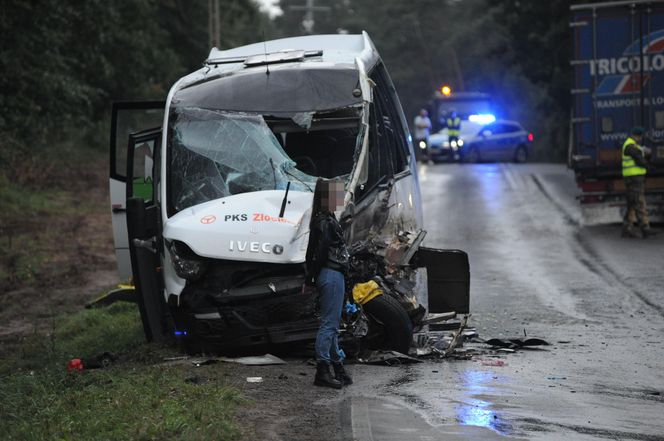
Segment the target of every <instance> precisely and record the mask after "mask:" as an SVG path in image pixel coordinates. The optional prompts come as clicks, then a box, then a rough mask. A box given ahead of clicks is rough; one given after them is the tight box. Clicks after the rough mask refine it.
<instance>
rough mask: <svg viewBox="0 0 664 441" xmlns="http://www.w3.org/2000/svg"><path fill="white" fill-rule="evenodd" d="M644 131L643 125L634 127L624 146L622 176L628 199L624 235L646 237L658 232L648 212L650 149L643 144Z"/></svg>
mask: <svg viewBox="0 0 664 441" xmlns="http://www.w3.org/2000/svg"><path fill="white" fill-rule="evenodd" d="M643 133H644V129H643V128H642V127H634V128H633V129H632V130H631V132H630V136H629V137H628V138H627V139H626V140H625V143H624V144H623V146H622V176H623V181H624V182H625V197H626V199H627V210H626V211H625V217H624V219H623V229H622V236H623V237H643V238H646V237H648V236H653V235H654V234H656V232H655V231H654V230H653V229H652V228H650V222H649V221H648V214H647V213H646V198H645V194H644V187H645V178H646V173H647V172H648V162H647V160H646V156H647V155H648V154H649V153H650V150H649V149H648V148H647V147H643V146H641V140H642V139H643ZM633 217H635V218H636V220H637V222H638V227H639V229H638V230H637V229H635V228H634V225H633V219H632V218H633Z"/></svg>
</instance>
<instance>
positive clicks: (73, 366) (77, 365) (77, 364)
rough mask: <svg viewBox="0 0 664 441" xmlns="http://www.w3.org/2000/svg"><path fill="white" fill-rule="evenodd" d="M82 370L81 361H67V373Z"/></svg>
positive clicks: (75, 359) (76, 359) (74, 359)
mask: <svg viewBox="0 0 664 441" xmlns="http://www.w3.org/2000/svg"><path fill="white" fill-rule="evenodd" d="M82 370H83V361H81V359H80V358H72V359H71V360H69V363H67V372H72V371H79V372H80V371H82Z"/></svg>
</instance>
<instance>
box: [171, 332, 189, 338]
mask: <svg viewBox="0 0 664 441" xmlns="http://www.w3.org/2000/svg"><path fill="white" fill-rule="evenodd" d="M174 334H175V336H176V337H182V336H183V335H187V331H175V332H174Z"/></svg>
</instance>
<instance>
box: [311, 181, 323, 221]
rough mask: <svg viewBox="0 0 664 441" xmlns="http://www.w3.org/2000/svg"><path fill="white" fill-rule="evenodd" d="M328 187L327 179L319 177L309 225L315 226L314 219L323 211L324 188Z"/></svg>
mask: <svg viewBox="0 0 664 441" xmlns="http://www.w3.org/2000/svg"><path fill="white" fill-rule="evenodd" d="M326 187H327V181H325V179H323V178H318V179H317V180H316V187H314V203H313V206H312V207H311V221H310V222H309V226H310V227H311V226H313V223H314V219H315V218H316V215H317V214H318V213H320V212H321V211H323V206H322V200H323V190H325V188H326Z"/></svg>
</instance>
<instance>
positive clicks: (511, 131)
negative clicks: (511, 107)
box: [429, 115, 533, 162]
mask: <svg viewBox="0 0 664 441" xmlns="http://www.w3.org/2000/svg"><path fill="white" fill-rule="evenodd" d="M460 132H461V133H460V135H459V139H458V140H456V141H454V140H453V141H452V142H451V143H450V142H449V140H448V135H447V129H446V128H445V129H443V130H441V131H440V132H438V133H436V134H434V135H431V137H430V138H429V157H430V158H431V160H432V161H433V162H441V161H455V160H460V161H463V162H480V161H514V162H526V161H527V160H528V156H529V155H530V148H531V147H530V145H531V143H532V142H533V134H532V133H530V132H528V131H526V129H524V128H523V126H521V124H519V123H518V122H516V121H509V120H504V119H498V120H497V119H495V118H494V117H493V116H492V115H471V116H470V117H469V119H468V120H464V121H463V122H462V123H461V131H460Z"/></svg>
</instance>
